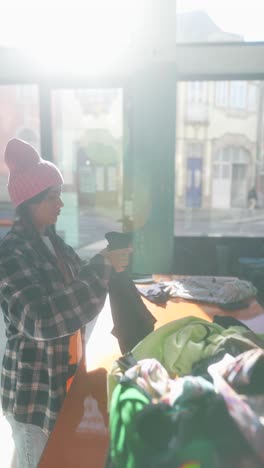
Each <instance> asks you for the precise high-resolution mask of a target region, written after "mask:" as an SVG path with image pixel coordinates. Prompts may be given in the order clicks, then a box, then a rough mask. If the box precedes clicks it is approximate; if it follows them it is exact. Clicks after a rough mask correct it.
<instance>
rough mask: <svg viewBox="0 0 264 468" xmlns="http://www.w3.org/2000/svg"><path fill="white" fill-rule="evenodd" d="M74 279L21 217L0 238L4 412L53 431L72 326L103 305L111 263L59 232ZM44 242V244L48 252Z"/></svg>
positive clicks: (66, 372) (66, 373)
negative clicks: (88, 255)
mask: <svg viewBox="0 0 264 468" xmlns="http://www.w3.org/2000/svg"><path fill="white" fill-rule="evenodd" d="M56 240H57V243H59V245H60V248H61V251H62V253H63V256H64V259H65V262H67V265H68V267H69V268H70V269H71V271H72V274H73V281H72V282H71V283H70V284H65V281H64V278H63V275H62V273H61V271H60V270H59V269H58V267H57V265H56V258H55V257H53V255H52V254H51V252H49V250H48V248H47V247H45V246H44V245H43V248H44V251H43V252H42V251H41V252H40V249H39V248H37V247H38V246H37V245H36V244H34V241H32V240H31V239H29V238H28V235H27V233H26V230H25V229H24V228H23V226H22V225H21V224H20V222H19V221H16V222H15V223H14V225H13V227H12V229H11V231H10V232H9V233H8V234H7V235H6V237H5V238H4V239H3V240H2V242H1V244H0V304H1V307H2V310H3V313H4V320H5V324H6V335H7V343H6V349H5V354H4V358H3V367H2V381H1V398H2V407H3V412H4V413H6V414H8V413H11V414H13V415H14V417H15V418H16V419H17V420H18V421H21V422H24V423H30V424H36V425H37V426H40V427H41V428H42V429H43V430H44V432H46V433H47V434H49V433H50V432H51V430H52V429H53V427H54V424H55V421H56V418H57V415H58V412H59V410H60V408H61V405H62V402H63V400H64V397H65V394H66V381H67V379H68V377H69V374H70V365H69V341H70V337H71V335H72V334H74V333H75V332H76V331H77V330H78V329H80V328H81V327H83V326H84V325H86V323H88V322H89V321H90V320H92V319H93V318H94V317H95V316H96V315H97V314H98V313H99V312H100V311H101V309H102V307H103V305H104V301H105V297H106V293H107V288H108V278H109V275H110V271H111V265H110V264H108V263H107V262H106V260H105V259H104V258H103V257H102V256H101V255H96V256H95V257H94V258H93V259H92V260H91V262H90V263H84V262H82V260H81V259H80V258H79V257H78V256H77V254H76V253H75V252H74V250H73V249H72V248H71V247H69V246H68V245H66V244H65V243H64V242H63V240H62V239H61V238H60V237H59V236H56ZM45 249H46V252H45Z"/></svg>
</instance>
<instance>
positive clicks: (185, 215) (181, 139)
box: [175, 80, 264, 237]
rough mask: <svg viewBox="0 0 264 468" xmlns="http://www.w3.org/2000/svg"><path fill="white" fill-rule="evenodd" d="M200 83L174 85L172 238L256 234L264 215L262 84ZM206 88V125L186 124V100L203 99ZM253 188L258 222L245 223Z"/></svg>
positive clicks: (195, 121)
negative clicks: (173, 210) (173, 229)
mask: <svg viewBox="0 0 264 468" xmlns="http://www.w3.org/2000/svg"><path fill="white" fill-rule="evenodd" d="M200 83H202V86H200V85H199V82H197V81H194V82H193V83H191V82H190V81H188V82H184V81H181V82H179V83H178V84H177V108H176V156H175V167H176V171H175V174H176V181H175V182H176V183H175V219H176V221H175V235H176V236H194V235H197V236H201V235H203V234H204V233H207V235H209V236H210V235H211V236H222V235H223V236H236V235H239V236H250V237H252V235H254V233H255V234H256V235H258V233H259V232H260V224H259V221H258V219H257V218H258V216H261V217H262V216H263V217H264V178H263V176H262V173H261V168H263V169H264V137H263V135H264V123H263V118H264V115H263V109H264V94H263V91H262V89H264V88H263V82H262V81H246V80H244V81H242V80H241V81H238V80H235V81H231V80H230V81H227V80H225V81H208V82H206V83H205V82H200ZM204 85H206V86H204ZM205 88H206V89H207V93H208V101H207V111H208V112H207V119H208V120H207V124H206V126H205V124H204V122H203V121H202V120H193V121H191V120H188V121H187V120H186V108H187V107H188V105H189V101H188V99H186V96H190V95H192V96H193V97H194V96H195V99H196V101H197V102H198V101H199V96H198V94H197V93H198V92H199V91H200V92H201V100H202V99H203V96H204V95H203V92H204V89H205ZM190 91H191V92H192V94H191V92H190ZM253 186H255V188H256V191H257V196H258V201H257V206H258V210H257V213H256V220H254V219H253V217H252V218H251V219H250V220H249V218H248V192H249V190H250V189H251V188H252V187H253ZM190 208H191V210H190Z"/></svg>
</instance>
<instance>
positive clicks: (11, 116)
mask: <svg viewBox="0 0 264 468" xmlns="http://www.w3.org/2000/svg"><path fill="white" fill-rule="evenodd" d="M15 137H16V138H21V139H23V140H25V141H27V142H28V143H30V144H32V145H33V146H34V147H35V148H36V149H37V151H39V152H40V125H39V101H38V88H37V86H34V85H7V86H0V238H1V237H2V236H3V235H4V234H5V232H6V231H7V230H8V229H9V224H10V222H11V221H12V219H13V215H14V212H13V208H12V206H11V203H10V201H9V196H8V192H7V175H8V170H7V167H6V165H5V162H4V151H5V147H6V144H7V142H8V141H9V140H10V139H11V138H15Z"/></svg>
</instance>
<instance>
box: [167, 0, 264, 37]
mask: <svg viewBox="0 0 264 468" xmlns="http://www.w3.org/2000/svg"><path fill="white" fill-rule="evenodd" d="M176 12H177V16H176V38H177V42H179V43H186V42H252V41H253V42H259V41H264V30H263V24H262V23H263V20H262V18H263V3H262V1H260V0H244V1H243V2H238V1H237V0H221V1H219V0H176Z"/></svg>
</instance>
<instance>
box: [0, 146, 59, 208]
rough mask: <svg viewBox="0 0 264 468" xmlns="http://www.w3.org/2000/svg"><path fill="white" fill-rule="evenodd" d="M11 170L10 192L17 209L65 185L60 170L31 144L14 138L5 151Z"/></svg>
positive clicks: (9, 179) (6, 160)
mask: <svg viewBox="0 0 264 468" xmlns="http://www.w3.org/2000/svg"><path fill="white" fill-rule="evenodd" d="M5 162H6V165H7V166H8V168H9V178H8V185H7V187H8V192H9V196H10V198H11V201H12V203H13V204H14V205H15V207H17V206H19V205H21V203H23V202H24V201H26V200H29V199H30V198H33V197H34V196H36V195H38V194H39V193H41V192H43V191H44V190H46V189H48V188H50V187H53V186H56V185H61V184H63V177H62V175H61V173H60V171H59V169H58V168H57V167H56V166H55V165H54V164H53V163H51V162H50V161H46V160H44V159H42V158H41V157H40V156H39V154H38V153H37V151H36V150H35V149H34V148H33V146H31V145H30V144H29V143H26V142H25V141H23V140H19V139H17V138H14V139H12V140H10V141H9V142H8V144H7V146H6V150H5Z"/></svg>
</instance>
